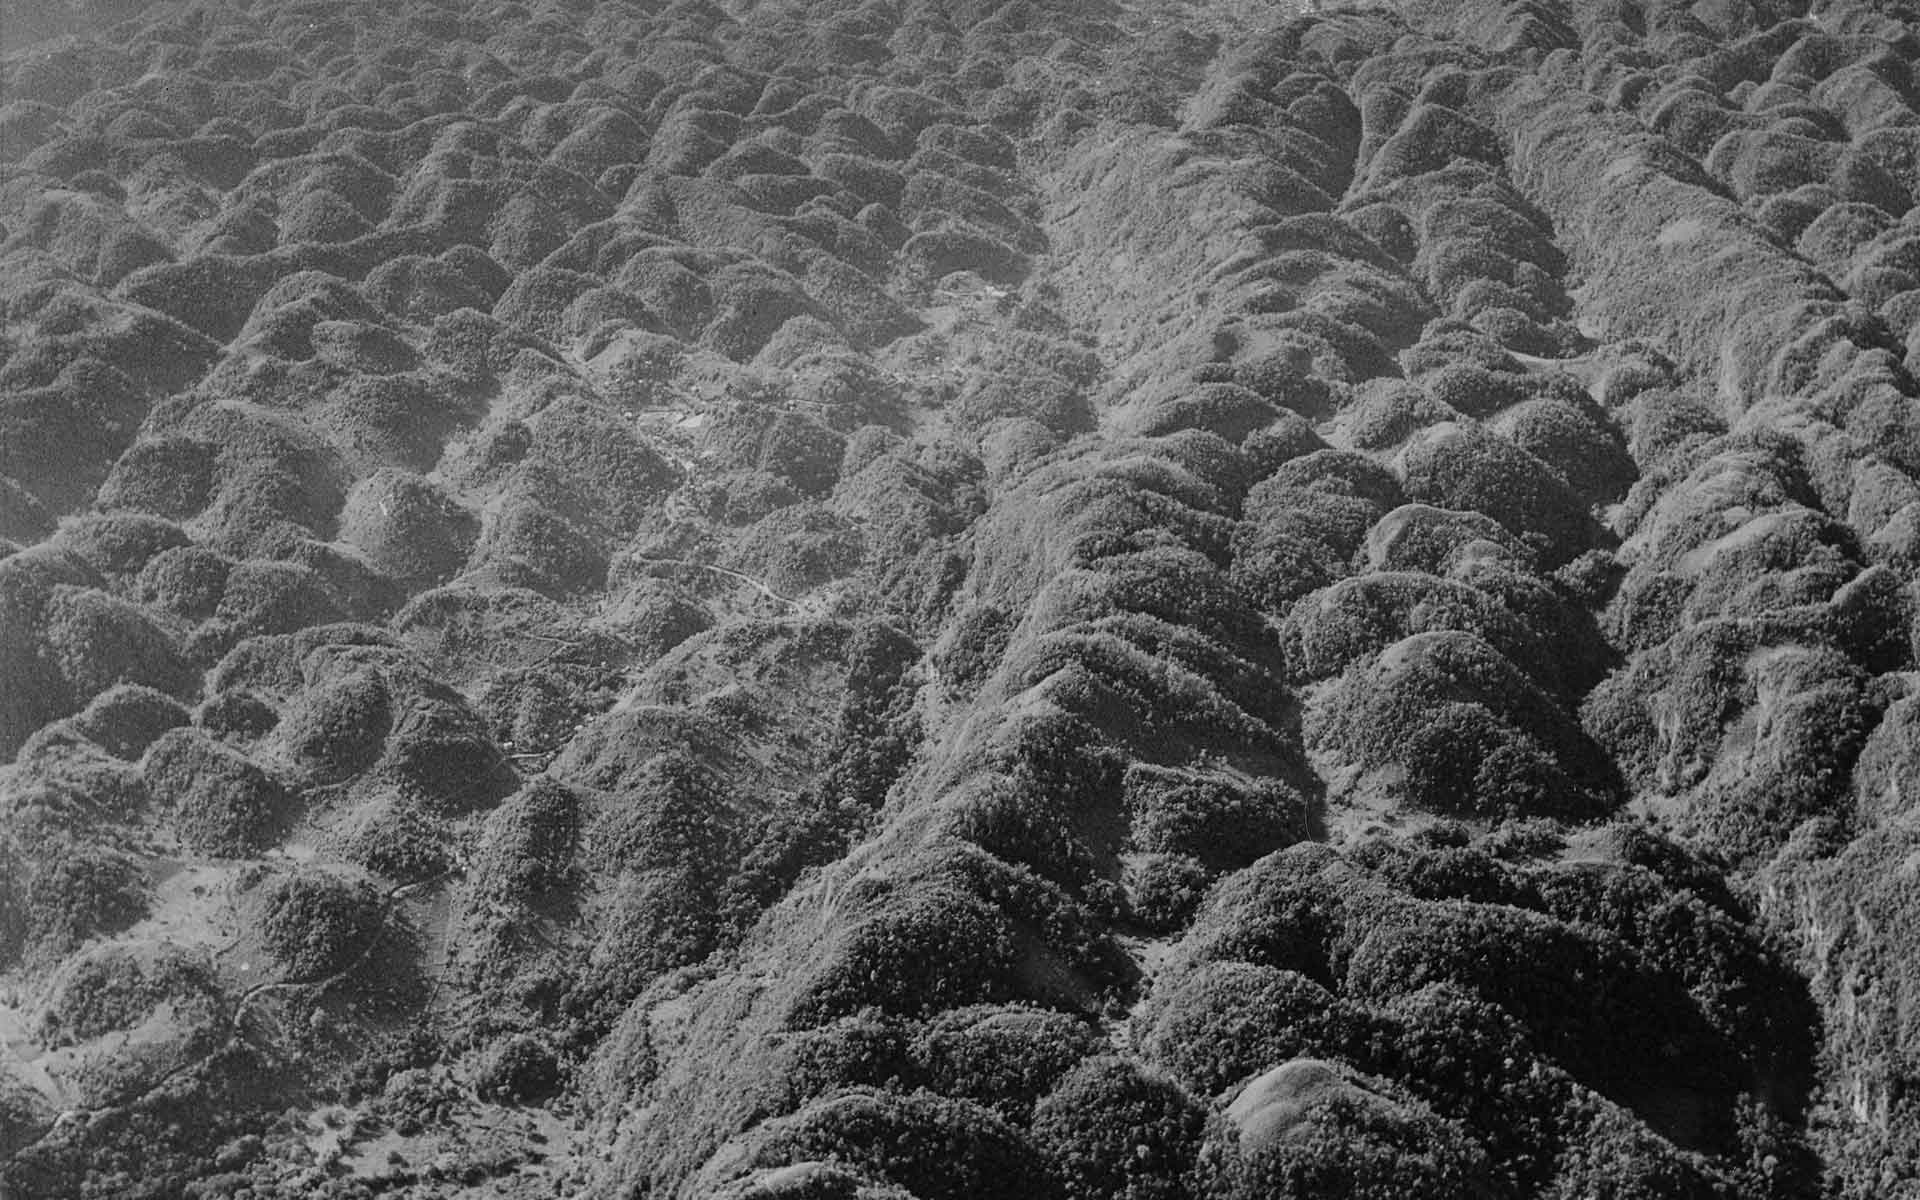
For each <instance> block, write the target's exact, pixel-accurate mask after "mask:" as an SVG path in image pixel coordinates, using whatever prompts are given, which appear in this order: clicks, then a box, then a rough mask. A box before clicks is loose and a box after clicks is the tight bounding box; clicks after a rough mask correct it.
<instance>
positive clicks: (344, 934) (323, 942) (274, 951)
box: [260, 871, 386, 980]
mask: <svg viewBox="0 0 1920 1200" xmlns="http://www.w3.org/2000/svg"><path fill="white" fill-rule="evenodd" d="M385 923H386V905H385V903H384V902H383V901H382V899H381V896H380V893H379V892H378V891H376V890H375V889H374V887H373V885H372V884H370V883H368V882H367V881H365V880H364V879H360V878H357V877H354V876H349V875H343V874H338V873H335V872H331V871H300V872H298V873H296V874H291V875H281V876H279V877H277V878H275V879H274V880H273V881H272V882H270V883H268V884H267V885H266V887H265V888H264V889H263V894H262V896H261V915H260V937H261V940H262V941H263V942H264V943H265V945H266V948H267V953H269V954H271V955H272V956H273V959H274V961H275V962H277V963H279V964H280V966H281V967H282V968H283V969H284V970H285V971H286V973H287V977H288V978H290V979H302V980H317V979H323V978H325V977H327V976H329V975H334V974H337V973H339V972H341V971H344V970H346V969H348V968H350V967H352V966H353V965H354V964H355V963H357V962H358V961H359V960H360V959H361V958H362V957H363V956H364V955H365V953H366V952H367V950H368V949H369V948H370V947H371V945H372V943H373V941H374V939H375V938H376V937H378V936H379V934H380V932H381V929H382V927H383V926H384V925H385Z"/></svg>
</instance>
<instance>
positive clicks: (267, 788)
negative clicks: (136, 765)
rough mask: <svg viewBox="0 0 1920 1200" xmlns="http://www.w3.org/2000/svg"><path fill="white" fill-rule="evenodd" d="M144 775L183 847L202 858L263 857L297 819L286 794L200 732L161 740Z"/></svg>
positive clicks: (182, 731)
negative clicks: (294, 818)
mask: <svg viewBox="0 0 1920 1200" xmlns="http://www.w3.org/2000/svg"><path fill="white" fill-rule="evenodd" d="M143 769H144V771H145V775H146V781H147V790H148V791H149V792H150V793H151V794H152V796H153V798H154V800H155V801H156V802H158V803H159V804H161V805H163V806H164V807H166V808H169V809H171V810H172V816H173V825H174V829H175V831H176V832H177V833H178V834H179V837H180V840H181V842H182V843H183V844H185V845H186V847H187V848H188V849H189V850H192V851H194V852H195V853H198V854H210V855H215V856H219V857H227V858H237V857H243V856H249V855H253V854H258V853H259V852H260V851H262V850H264V849H266V848H267V847H268V846H270V845H272V844H273V843H274V842H275V841H277V840H278V839H279V837H280V835H281V834H282V832H283V831H284V830H285V828H286V826H287V823H288V821H289V819H290V818H291V816H292V809H293V804H294V802H293V797H292V796H290V795H289V794H288V792H287V790H286V789H285V788H283V787H282V786H281V785H280V784H279V783H278V782H276V781H275V780H274V779H273V778H272V777H271V776H269V775H268V774H267V773H266V772H265V771H263V770H261V769H260V768H259V767H257V766H255V765H254V764H253V763H252V762H250V761H248V760H247V759H246V758H244V757H242V756H241V755H240V754H238V753H236V752H235V751H233V750H229V749H227V748H226V747H224V746H221V745H220V744H218V743H217V742H214V741H212V740H211V739H209V738H208V737H207V736H206V735H205V734H202V733H200V732H198V731H196V730H190V729H175V730H172V731H171V732H168V733H165V734H162V735H161V737H160V739H159V740H158V741H156V742H155V743H154V744H153V746H152V748H151V749H149V750H148V751H147V756H146V759H145V762H144V763H143Z"/></svg>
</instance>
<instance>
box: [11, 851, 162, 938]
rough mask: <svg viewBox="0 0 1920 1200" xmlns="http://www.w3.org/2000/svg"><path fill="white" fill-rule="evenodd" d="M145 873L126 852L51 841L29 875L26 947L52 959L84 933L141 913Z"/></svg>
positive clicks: (116, 927) (96, 933) (97, 932)
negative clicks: (48, 851)
mask: <svg viewBox="0 0 1920 1200" xmlns="http://www.w3.org/2000/svg"><path fill="white" fill-rule="evenodd" d="M149 893H150V888H149V885H148V882H147V876H146V873H145V872H144V871H142V870H141V869H140V867H139V864H137V863H136V862H135V861H134V860H133V859H132V858H131V857H129V856H128V855H126V854H122V853H119V852H117V851H113V850H108V849H105V848H104V847H99V846H88V845H75V844H61V845H58V846H56V847H54V848H53V849H52V851H51V853H49V854H48V855H47V856H46V857H45V858H44V859H43V860H42V861H41V862H40V863H39V865H38V868H37V869H36V870H34V871H33V872H32V874H31V875H30V876H29V878H28V881H27V885H26V895H25V921H24V927H25V928H24V932H25V940H26V945H27V947H28V950H29V952H30V953H34V954H38V955H40V956H43V957H44V958H45V959H47V960H50V961H51V960H56V959H59V958H62V957H64V956H66V955H67V954H69V953H71V952H72V951H73V950H74V948H76V947H77V946H79V945H80V944H81V943H83V942H85V941H87V940H88V939H89V938H94V937H101V936H105V935H109V934H115V933H119V932H120V931H121V930H124V929H127V928H129V927H131V926H132V925H134V924H136V923H138V922H139V921H141V920H142V919H144V918H145V917H146V916H147V913H148V908H149V904H150V895H149Z"/></svg>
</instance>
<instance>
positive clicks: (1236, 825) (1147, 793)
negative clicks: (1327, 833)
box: [1125, 763, 1306, 870]
mask: <svg viewBox="0 0 1920 1200" xmlns="http://www.w3.org/2000/svg"><path fill="white" fill-rule="evenodd" d="M1125 786H1126V803H1127V808H1128V810H1129V812H1130V813H1131V814H1132V824H1133V828H1132V839H1133V844H1134V845H1135V846H1136V847H1137V848H1139V849H1141V850H1144V851H1147V852H1150V853H1157V854H1172V855H1183V856H1187V857H1191V858H1194V859H1198V860H1199V861H1200V862H1202V863H1204V864H1205V865H1206V866H1207V867H1209V868H1210V869H1213V870H1232V869H1234V868H1236V867H1242V866H1245V865H1246V864H1248V863H1250V862H1252V861H1253V860H1254V859H1256V858H1259V857H1261V856H1262V855H1264V854H1266V853H1268V852H1269V851H1272V850H1276V849H1279V848H1280V847H1282V846H1285V845H1287V844H1288V843H1290V842H1292V841H1295V840H1297V839H1298V838H1300V837H1301V836H1303V834H1304V832H1305V825H1306V811H1305V808H1306V806H1305V802H1304V801H1302V800H1301V798H1300V796H1299V795H1298V794H1297V793H1295V792H1294V791H1293V790H1292V789H1291V788H1289V787H1287V786H1286V785H1285V784H1283V783H1281V782H1279V781H1278V780H1260V781H1257V782H1255V783H1253V784H1252V785H1251V786H1243V785H1241V784H1239V783H1237V782H1233V781H1230V780H1227V779H1222V778H1216V777H1208V776H1205V775H1200V774H1196V773H1193V772H1187V771H1176V770H1169V769H1166V768H1159V767H1152V766H1149V765H1147V764H1145V763H1136V764H1134V765H1133V766H1132V767H1129V768H1128V769H1127V777H1126V785H1125Z"/></svg>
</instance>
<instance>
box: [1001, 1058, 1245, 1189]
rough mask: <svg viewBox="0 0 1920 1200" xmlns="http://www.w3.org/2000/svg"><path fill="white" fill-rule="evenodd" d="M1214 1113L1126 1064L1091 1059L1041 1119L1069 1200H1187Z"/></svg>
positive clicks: (1043, 1141) (1040, 1138) (1043, 1145)
mask: <svg viewBox="0 0 1920 1200" xmlns="http://www.w3.org/2000/svg"><path fill="white" fill-rule="evenodd" d="M1206 1116H1207V1110H1206V1108H1205V1107H1204V1106H1203V1105H1202V1104H1201V1103H1200V1102H1199V1101H1197V1100H1195V1099H1194V1098H1193V1097H1192V1096H1189V1095H1187V1094H1186V1093H1185V1092H1184V1091H1182V1090H1181V1089H1180V1087H1179V1086H1178V1085H1176V1084H1174V1083H1172V1082H1170V1081H1168V1080H1164V1079H1159V1078H1156V1077H1154V1076H1152V1075H1150V1074H1147V1073H1146V1072H1144V1071H1142V1070H1141V1069H1140V1067H1139V1066H1137V1065H1135V1064H1134V1063H1131V1062H1128V1061H1127V1060H1126V1059H1124V1058H1119V1057H1115V1056H1111V1055H1106V1056H1102V1057H1099V1058H1094V1059H1089V1060H1088V1061H1086V1062H1084V1063H1082V1064H1081V1065H1080V1066H1078V1067H1076V1068H1074V1070H1073V1071H1072V1072H1071V1073H1070V1074H1068V1075H1067V1077H1066V1078H1065V1079H1062V1080H1061V1081H1060V1085H1059V1086H1058V1087H1056V1088H1055V1089H1054V1090H1053V1092H1052V1093H1051V1094H1049V1095H1048V1096H1047V1098H1046V1099H1045V1100H1042V1101H1041V1102H1040V1103H1039V1104H1038V1105H1037V1106H1036V1107H1035V1108H1034V1114H1033V1127H1032V1128H1033V1141H1034V1144H1035V1145H1036V1146H1037V1147H1038V1148H1039V1149H1040V1151H1041V1152H1042V1153H1043V1154H1046V1155H1047V1156H1048V1157H1050V1158H1051V1159H1052V1161H1053V1163H1054V1164H1055V1169H1056V1170H1057V1171H1058V1172H1059V1175H1060V1179H1061V1182H1062V1184H1063V1185H1064V1186H1063V1189H1062V1190H1063V1194H1064V1195H1065V1196H1066V1197H1068V1198H1069V1200H1093V1198H1095V1197H1099V1198H1101V1200H1106V1198H1108V1197H1114V1198H1118V1200H1185V1198H1186V1197H1187V1196H1189V1195H1191V1193H1190V1191H1189V1189H1188V1186H1187V1185H1188V1176H1189V1174H1190V1173H1191V1172H1192V1170H1193V1166H1194V1160H1195V1158H1196V1156H1197V1155H1198V1153H1199V1149H1200V1144H1201V1140H1202V1135H1203V1133H1204V1131H1205V1128H1206Z"/></svg>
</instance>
